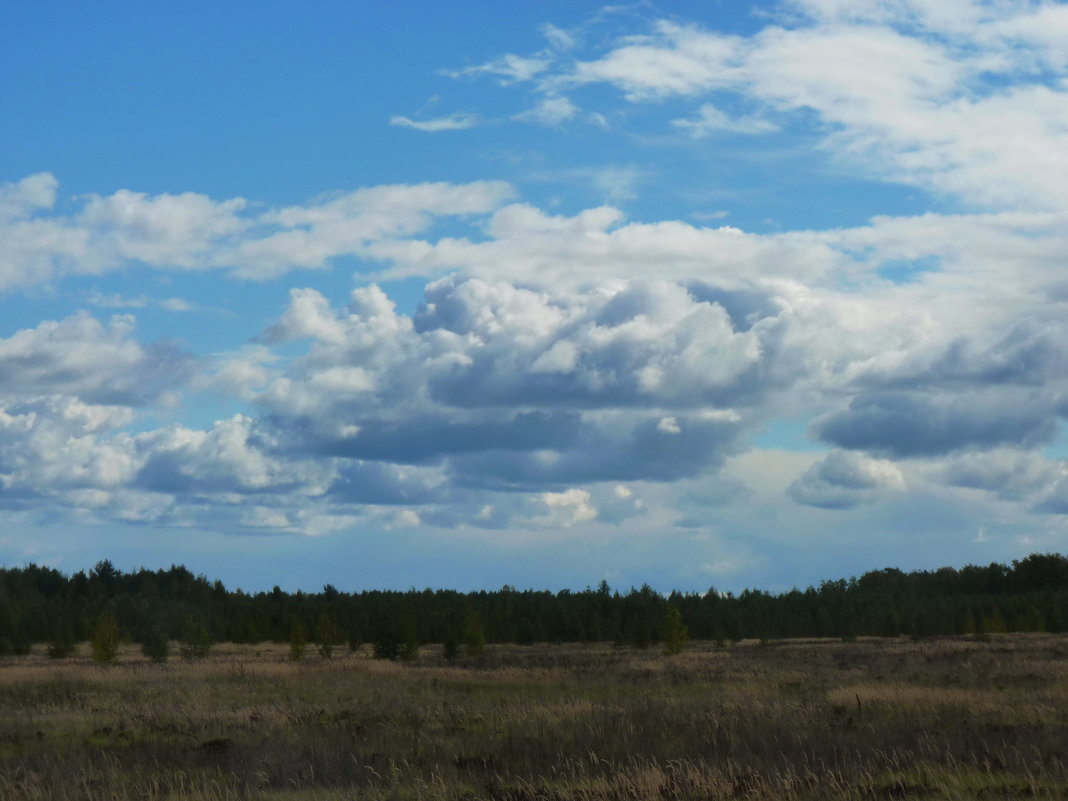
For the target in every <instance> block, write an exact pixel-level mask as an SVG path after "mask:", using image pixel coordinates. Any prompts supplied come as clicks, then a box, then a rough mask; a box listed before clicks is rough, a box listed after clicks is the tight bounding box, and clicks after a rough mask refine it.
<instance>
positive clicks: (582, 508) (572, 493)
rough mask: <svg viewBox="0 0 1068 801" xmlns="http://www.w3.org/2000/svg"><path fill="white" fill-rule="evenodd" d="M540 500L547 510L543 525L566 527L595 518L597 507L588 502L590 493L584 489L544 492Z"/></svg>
mask: <svg viewBox="0 0 1068 801" xmlns="http://www.w3.org/2000/svg"><path fill="white" fill-rule="evenodd" d="M541 500H542V503H544V504H545V506H546V507H548V512H549V513H548V516H547V519H545V520H544V524H545V525H551V526H554V527H557V526H560V527H564V528H567V527H569V526H573V525H577V524H579V523H588V522H590V521H591V520H596V519H597V507H596V506H593V505H592V504H591V503H590V493H589V492H587V491H586V490H581V489H574V488H573V489H569V490H565V491H564V492H544V493H542V495H541Z"/></svg>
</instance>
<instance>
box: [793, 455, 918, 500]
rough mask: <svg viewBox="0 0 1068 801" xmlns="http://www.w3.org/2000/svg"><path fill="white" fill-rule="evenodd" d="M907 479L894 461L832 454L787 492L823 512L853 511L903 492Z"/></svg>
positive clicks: (812, 468)
mask: <svg viewBox="0 0 1068 801" xmlns="http://www.w3.org/2000/svg"><path fill="white" fill-rule="evenodd" d="M904 486H905V477H904V475H902V473H901V470H900V469H898V467H897V466H896V465H894V464H893V463H892V462H888V461H884V460H881V459H872V458H870V457H867V456H864V455H863V454H859V453H852V452H849V451H832V452H831V453H829V454H828V455H827V456H825V457H824V458H823V459H821V460H820V461H819V462H817V463H816V464H814V465H812V467H810V468H809V469H808V470H807V471H806V472H805V473H804V475H802V476H801V477H800V478H798V479H797V480H796V481H794V482H793V483H792V484H791V485H790V486H789V487H788V488H787V490H786V492H787V495H789V496H790V498H792V499H793V500H794V501H795V502H797V503H800V504H804V505H806V506H815V507H818V508H820V509H852V508H853V507H855V506H859V505H860V504H867V503H874V502H875V501H876V500H878V499H879V497H880V496H882V495H883V494H884V493H885V492H887V491H888V490H900V489H903V488H904Z"/></svg>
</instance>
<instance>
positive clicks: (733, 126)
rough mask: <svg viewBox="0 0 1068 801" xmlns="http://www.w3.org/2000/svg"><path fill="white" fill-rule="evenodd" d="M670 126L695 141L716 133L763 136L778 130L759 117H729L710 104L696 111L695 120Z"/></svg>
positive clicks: (673, 121) (773, 124)
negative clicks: (685, 133)
mask: <svg viewBox="0 0 1068 801" xmlns="http://www.w3.org/2000/svg"><path fill="white" fill-rule="evenodd" d="M671 124H672V125H674V126H676V127H677V128H681V129H682V130H684V131H686V132H687V133H688V134H689V135H690V136H692V137H694V138H695V139H700V138H702V137H705V136H710V135H712V134H716V133H737V134H764V133H772V132H774V131H777V130H779V126H778V125H776V124H775V123H773V122H771V121H770V120H766V119H762V118H760V117H750V116H740V117H731V116H730V115H728V114H727V113H725V112H724V111H722V110H720V109H718V108H716V107H715V106H713V105H711V104H710V103H705V104H704V105H702V106H701V107H700V108H699V109H697V117H696V118H695V119H678V120H672V121H671Z"/></svg>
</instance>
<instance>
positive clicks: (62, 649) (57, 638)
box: [45, 623, 74, 659]
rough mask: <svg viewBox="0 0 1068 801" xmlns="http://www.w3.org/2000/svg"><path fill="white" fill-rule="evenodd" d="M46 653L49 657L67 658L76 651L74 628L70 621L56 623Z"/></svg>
mask: <svg viewBox="0 0 1068 801" xmlns="http://www.w3.org/2000/svg"><path fill="white" fill-rule="evenodd" d="M45 653H46V654H48V658H49V659H66V658H67V657H68V656H70V655H71V654H72V653H74V629H72V628H71V626H70V624H69V623H59V624H57V625H56V627H55V630H54V631H53V633H52V639H50V640H49V641H48V648H47V649H46V650H45Z"/></svg>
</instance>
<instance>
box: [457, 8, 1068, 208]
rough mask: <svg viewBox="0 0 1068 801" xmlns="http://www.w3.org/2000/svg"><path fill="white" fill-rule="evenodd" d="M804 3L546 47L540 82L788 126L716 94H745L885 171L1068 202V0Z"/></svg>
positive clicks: (709, 124) (700, 117)
mask: <svg viewBox="0 0 1068 801" xmlns="http://www.w3.org/2000/svg"><path fill="white" fill-rule="evenodd" d="M794 6H795V8H796V9H798V10H799V11H800V17H797V16H794V17H793V18H791V17H789V16H788V15H786V16H783V17H781V18H780V23H781V24H780V25H768V26H766V27H764V28H763V29H762V30H760V31H758V32H756V33H754V34H752V35H749V36H746V37H741V36H728V35H724V34H721V33H718V32H715V31H710V30H706V29H704V28H701V27H699V26H697V25H692V24H683V23H679V22H673V21H666V20H660V21H657V22H655V23H653V24H652V25H651V27H650V29H649V30H648V31H647V32H644V33H639V34H631V35H627V36H623V37H622V38H620V39H619V40H617V41H616V42H615V43H614V44H612V45H610V46H608V47H607V48H606V49H604V50H603V51H602V52H600V53H599V54H596V55H595V56H594V57H592V58H586V59H578V60H573V59H568V58H562V57H560V56H559V55H558V54H542V55H541V56H539V58H538V68H537V70H533V71H529V72H526V73H525V74H524V79H529V80H535V81H536V85H537V89H538V91H539V92H540V93H542V94H543V95H544V96H546V97H548V98H551V97H553V96H554V95H556V94H559V93H560V92H561V91H564V90H567V89H571V88H576V87H582V86H586V85H590V84H607V85H610V86H613V87H616V88H618V89H619V90H621V91H622V92H623V95H624V98H625V99H626V100H627V101H629V102H630V103H632V104H643V103H649V102H658V101H662V100H664V99H665V98H669V97H677V98H682V99H693V100H694V101H695V102H697V103H698V104H699V105H698V107H697V108H696V110H695V111H696V116H690V117H683V118H678V119H675V120H674V124H675V125H676V126H678V127H680V128H682V129H684V130H688V131H689V132H690V133H691V134H692V135H694V136H706V135H708V134H710V133H713V132H717V131H718V132H733V133H763V132H768V131H770V130H773V128H774V126H773V124H772V123H770V121H768V119H767V117H766V115H765V114H764V113H760V114H758V115H755V116H740V117H730V116H727V115H726V114H724V113H723V112H722V110H721V109H720V108H718V107H717V106H716V105H713V104H712V103H711V101H712V100H713V99H714V96H715V95H716V94H717V93H718V95H720V96H731V97H733V98H735V99H740V100H741V101H742V102H743V103H744V105H745V107H754V108H756V109H758V110H760V109H763V110H772V111H774V112H775V114H776V119H777V120H781V121H782V122H783V124H784V125H787V124H789V123H790V121H791V119H793V120H794V121H796V122H798V123H799V124H803V123H804V122H805V121H807V120H810V119H815V120H816V124H815V125H812V126H811V130H812V133H813V134H815V135H817V136H820V137H822V138H823V139H824V142H825V146H826V147H825V150H826V151H827V152H830V153H833V154H834V155H835V157H837V158H838V159H839V160H841V161H842V162H844V163H845V164H847V165H848V166H849V167H850V168H851V169H856V168H860V169H864V170H867V171H868V173H869V174H870V175H872V176H874V177H876V178H880V179H886V180H890V181H896V182H903V183H908V184H913V185H916V186H920V187H923V188H925V189H928V190H931V191H933V192H936V193H940V194H943V195H946V196H949V197H953V198H958V199H961V200H964V201H965V202H966V203H968V204H970V205H978V206H983V207H988V208H994V209H1010V208H1017V209H1036V210H1051V209H1061V210H1063V209H1065V208H1068V188H1066V185H1065V182H1063V181H1061V180H1059V176H1060V175H1062V174H1063V173H1064V172H1065V168H1066V167H1068V147H1066V146H1065V144H1064V143H1065V141H1066V136H1065V134H1066V131H1068V89H1066V88H1065V87H1066V84H1065V82H1064V78H1065V76H1064V74H1063V72H1064V70H1065V68H1066V66H1068V45H1066V44H1065V41H1068V37H1066V36H1064V35H1061V33H1062V32H1063V31H1068V12H1066V11H1065V8H1064V7H1063V6H1061V5H1059V4H1038V5H1033V4H1029V3H995V4H986V3H977V2H972V1H971V0H946V1H945V2H941V1H939V2H931V1H930V0H908V1H907V2H900V3H882V2H875V1H874V0H872V1H871V2H839V0H801V1H800V2H797V3H795V4H794ZM509 58H511V59H518V60H519V61H522V59H521V57H519V56H510V57H506V58H505V59H503V60H502V63H503V62H506V61H507V60H508V59H509ZM485 71H492V70H485ZM1051 71H1052V74H1050V72H1051ZM465 74H477V73H476V72H468V73H465ZM591 113H592V114H597V113H599V112H597V111H596V110H594V111H591ZM791 115H792V116H791ZM806 115H807V116H806ZM812 115H814V117H813V116H812ZM531 118H532V119H536V115H533V116H532V117H531Z"/></svg>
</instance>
